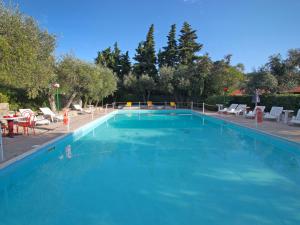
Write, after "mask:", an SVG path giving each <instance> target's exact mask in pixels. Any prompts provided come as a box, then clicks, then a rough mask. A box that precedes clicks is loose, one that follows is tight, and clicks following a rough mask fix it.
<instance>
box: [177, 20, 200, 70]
mask: <svg viewBox="0 0 300 225" xmlns="http://www.w3.org/2000/svg"><path fill="white" fill-rule="evenodd" d="M180 33H181V34H180V38H179V45H178V51H179V62H180V63H181V64H184V65H188V64H192V63H193V62H194V60H195V59H197V58H198V56H197V55H196V53H197V52H199V51H200V50H201V48H202V46H203V45H202V44H200V43H197V34H196V30H193V29H192V27H191V25H190V24H188V23H187V22H184V24H183V27H182V29H181V30H180Z"/></svg>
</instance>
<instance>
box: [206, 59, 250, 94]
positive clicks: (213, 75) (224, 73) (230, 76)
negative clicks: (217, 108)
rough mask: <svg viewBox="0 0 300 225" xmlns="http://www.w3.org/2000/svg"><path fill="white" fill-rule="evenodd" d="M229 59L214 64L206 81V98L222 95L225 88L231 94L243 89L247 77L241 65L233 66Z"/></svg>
mask: <svg viewBox="0 0 300 225" xmlns="http://www.w3.org/2000/svg"><path fill="white" fill-rule="evenodd" d="M228 59H229V58H228V57H226V56H225V58H224V59H223V60H219V61H215V62H214V63H213V64H212V68H211V72H210V74H209V75H208V76H207V79H206V81H205V83H206V84H205V96H209V95H213V94H217V95H222V94H224V93H223V90H224V88H225V87H226V88H228V90H229V92H231V91H234V90H236V89H239V88H241V86H242V84H243V82H244V80H245V76H244V73H243V72H242V71H241V65H240V64H238V65H237V66H231V65H230V60H228Z"/></svg>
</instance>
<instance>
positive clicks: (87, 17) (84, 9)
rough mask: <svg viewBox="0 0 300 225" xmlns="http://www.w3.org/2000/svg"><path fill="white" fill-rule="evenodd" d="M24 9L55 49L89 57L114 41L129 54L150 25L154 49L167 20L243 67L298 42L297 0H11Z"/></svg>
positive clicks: (211, 51)
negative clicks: (53, 37) (185, 27)
mask: <svg viewBox="0 0 300 225" xmlns="http://www.w3.org/2000/svg"><path fill="white" fill-rule="evenodd" d="M13 2H14V3H16V4H18V5H19V8H20V10H21V11H22V12H24V13H25V14H28V15H30V16H32V17H34V18H35V19H36V20H37V21H38V23H39V25H40V26H41V27H42V28H44V29H47V30H48V31H49V32H50V33H53V34H55V35H56V36H57V48H56V55H57V56H61V55H62V54H66V53H73V54H75V55H76V56H77V57H79V58H81V59H83V60H87V61H90V62H93V60H94V59H95V57H96V56H97V52H98V51H100V50H103V49H105V48H107V47H108V46H112V45H113V44H114V42H116V41H117V42H118V43H119V46H120V48H121V50H122V51H124V52H125V51H127V50H128V51H129V53H130V56H131V57H133V56H134V54H135V49H136V48H137V45H138V43H139V42H140V41H143V40H145V37H146V33H147V31H148V29H149V26H150V25H151V24H154V26H155V41H156V49H157V50H158V49H159V48H161V47H163V46H165V45H166V41H167V38H166V36H167V34H168V32H169V30H170V26H171V25H172V24H176V25H177V34H178V35H179V30H180V28H181V27H182V24H183V22H184V21H187V22H189V23H190V24H191V25H192V27H193V28H194V29H196V30H197V35H198V42H200V43H202V44H203V45H204V47H203V49H202V50H201V52H200V54H204V53H206V52H208V53H209V55H210V56H211V58H212V59H213V60H218V59H222V58H223V57H224V56H225V55H227V54H232V55H233V57H232V63H233V64H237V63H243V64H244V65H245V68H246V71H247V72H250V71H252V70H253V69H254V68H258V67H259V66H261V65H263V64H265V63H266V62H267V60H268V57H269V56H270V55H273V54H277V53H281V54H282V55H283V56H284V57H286V54H287V51H288V49H291V48H300V29H299V22H300V13H299V12H300V0H84V1H83V0H51V1H47V0H13Z"/></svg>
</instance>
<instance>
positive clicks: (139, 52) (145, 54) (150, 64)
mask: <svg viewBox="0 0 300 225" xmlns="http://www.w3.org/2000/svg"><path fill="white" fill-rule="evenodd" d="M134 60H135V61H136V63H135V64H134V69H133V72H134V74H136V76H137V77H140V76H141V75H142V74H148V75H149V76H150V77H152V78H153V79H154V80H157V69H156V62H157V59H156V55H155V42H154V25H153V24H152V25H151V26H150V28H149V31H148V33H147V37H146V41H143V42H140V43H139V45H138V48H137V49H136V54H135V57H134Z"/></svg>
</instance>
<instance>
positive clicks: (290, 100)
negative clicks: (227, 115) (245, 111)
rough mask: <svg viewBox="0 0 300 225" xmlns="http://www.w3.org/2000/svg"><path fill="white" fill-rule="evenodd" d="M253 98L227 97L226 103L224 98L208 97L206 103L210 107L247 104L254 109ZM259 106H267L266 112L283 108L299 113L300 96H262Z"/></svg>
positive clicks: (246, 96) (245, 96)
mask: <svg viewBox="0 0 300 225" xmlns="http://www.w3.org/2000/svg"><path fill="white" fill-rule="evenodd" d="M251 100H252V96H250V95H244V96H226V97H225V101H224V96H211V97H208V98H207V99H206V101H205V103H207V104H210V105H215V104H224V105H226V106H228V105H230V104H232V103H237V104H247V106H250V107H251V108H254V104H253V103H252V102H251ZM259 105H264V106H266V111H269V110H270V109H271V107H272V106H282V107H283V108H284V109H291V110H294V111H295V113H297V111H298V109H300V95H297V94H289V95H287V94H281V95H262V96H260V103H259Z"/></svg>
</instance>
